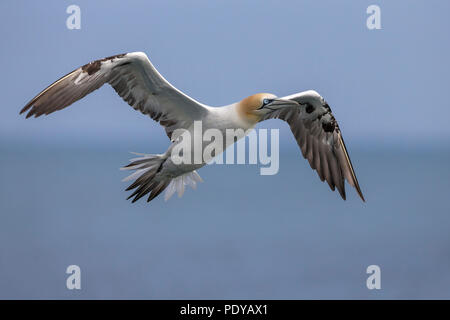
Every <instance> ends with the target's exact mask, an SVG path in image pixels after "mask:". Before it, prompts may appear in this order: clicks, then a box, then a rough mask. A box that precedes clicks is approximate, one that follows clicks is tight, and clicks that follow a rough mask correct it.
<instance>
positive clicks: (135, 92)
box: [20, 52, 365, 202]
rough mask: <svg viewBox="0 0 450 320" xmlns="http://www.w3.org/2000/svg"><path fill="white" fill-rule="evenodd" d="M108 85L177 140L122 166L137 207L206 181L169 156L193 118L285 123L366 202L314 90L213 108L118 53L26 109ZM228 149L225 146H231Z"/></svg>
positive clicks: (138, 55)
mask: <svg viewBox="0 0 450 320" xmlns="http://www.w3.org/2000/svg"><path fill="white" fill-rule="evenodd" d="M104 83H109V84H110V85H111V86H112V87H113V88H114V90H115V91H116V92H117V93H118V94H119V95H120V96H121V97H122V98H123V99H124V100H125V101H126V102H127V103H128V104H129V105H130V106H132V107H133V108H134V109H135V110H138V111H140V112H142V113H143V114H146V115H149V116H150V117H151V118H152V119H153V120H155V121H157V122H159V123H160V124H161V125H162V126H163V127H164V129H165V131H166V134H167V136H168V137H169V139H170V140H171V145H170V146H169V148H168V150H167V151H166V152H165V153H164V154H157V155H145V154H139V155H141V157H139V158H135V159H132V160H130V161H131V163H130V164H129V165H127V166H125V167H124V169H128V170H135V172H134V173H133V174H132V175H130V176H129V177H127V178H126V179H125V180H133V179H134V180H135V181H134V182H133V183H132V184H131V185H130V186H129V187H128V188H127V189H126V190H127V191H128V190H133V189H135V190H134V191H133V193H132V194H131V195H130V196H129V197H128V199H130V198H132V197H134V199H133V202H135V201H136V200H138V199H140V198H141V197H143V196H145V195H147V194H149V197H148V199H147V201H150V200H152V199H154V198H155V197H156V196H157V195H159V194H160V193H161V192H162V191H163V190H164V189H166V188H167V189H166V194H165V199H166V200H167V199H168V198H170V196H172V195H173V194H174V193H175V192H178V195H179V196H181V195H182V194H183V192H184V188H185V186H186V185H189V186H191V187H193V188H194V189H195V187H196V183H197V182H201V181H202V179H201V178H200V176H199V175H198V174H197V172H196V169H199V168H201V167H203V166H204V165H205V164H206V163H205V162H204V161H203V162H202V163H200V164H175V163H174V162H173V161H172V159H171V157H170V155H171V150H172V148H173V146H174V144H175V142H176V140H177V139H176V138H177V137H175V136H174V134H173V133H174V131H176V130H177V129H185V130H188V131H189V130H192V127H193V123H194V122H195V121H201V122H202V125H203V128H205V129H207V128H216V129H219V130H220V131H222V132H224V131H225V130H226V129H229V128H233V129H238V128H241V129H243V130H244V131H245V132H248V130H249V129H252V128H253V127H254V126H255V125H256V124H257V123H258V122H261V121H263V120H266V119H271V118H278V119H282V120H284V121H286V122H287V123H288V124H289V126H290V128H291V130H292V133H293V134H294V136H295V139H296V140H297V143H298V145H299V147H300V149H301V151H302V154H303V156H304V157H305V158H306V159H308V161H309V164H310V165H311V168H312V169H314V170H316V171H317V173H318V175H319V178H320V179H321V180H322V181H324V180H326V181H327V182H328V184H329V186H330V188H331V189H332V190H335V187H336V188H337V189H338V190H339V193H340V195H341V196H342V198H343V199H344V200H345V186H344V180H347V181H348V183H349V184H350V185H351V186H353V187H355V189H356V191H357V192H358V194H359V196H360V197H361V199H362V200H363V201H365V200H364V197H363V194H362V192H361V189H360V187H359V184H358V180H357V178H356V175H355V172H354V170H353V166H352V163H351V161H350V157H349V155H348V153H347V150H346V147H345V144H344V140H343V138H342V135H341V131H340V129H339V126H338V124H337V122H336V120H335V118H334V116H333V114H332V113H331V109H330V107H329V105H328V104H327V102H326V101H325V100H324V99H323V98H322V96H320V95H319V94H318V93H317V92H316V91H313V90H309V91H304V92H300V93H296V94H293V95H290V96H286V97H283V98H277V96H275V95H273V94H269V93H258V94H254V95H251V96H249V97H247V98H245V99H243V100H242V101H240V102H237V103H233V104H230V105H227V106H223V107H209V106H206V105H204V104H202V103H200V102H198V101H196V100H194V99H192V98H191V97H189V96H187V95H186V94H184V93H183V92H181V91H180V90H178V89H176V88H175V87H173V86H172V85H171V84H170V83H169V82H168V81H167V80H166V79H164V78H163V77H162V76H161V74H160V73H159V72H158V71H157V70H156V69H155V67H154V66H153V65H152V63H151V62H150V60H149V59H148V58H147V56H146V54H145V53H142V52H133V53H125V54H119V55H115V56H111V57H108V58H104V59H101V60H96V61H93V62H90V63H88V64H86V65H84V66H82V67H80V68H78V69H76V70H74V71H72V72H70V73H69V74H67V75H65V76H64V77H62V78H61V79H59V80H57V81H55V82H54V83H53V84H51V85H50V86H49V87H47V88H46V89H45V90H43V91H42V92H41V93H39V94H38V95H37V96H36V97H34V98H33V99H32V100H31V101H30V102H28V103H27V105H26V106H25V107H24V108H23V109H22V110H21V111H20V113H21V114H22V113H23V112H25V111H28V113H27V115H26V118H29V117H31V116H35V117H39V116H41V115H43V114H45V115H48V114H50V113H52V112H54V111H57V110H61V109H64V108H66V107H68V106H69V105H71V104H72V103H74V102H75V101H77V100H80V99H81V98H83V97H84V96H86V95H87V94H89V93H91V92H92V91H94V90H96V89H98V88H100V87H101V86H102V85H103V84H104ZM225 147H226V146H225Z"/></svg>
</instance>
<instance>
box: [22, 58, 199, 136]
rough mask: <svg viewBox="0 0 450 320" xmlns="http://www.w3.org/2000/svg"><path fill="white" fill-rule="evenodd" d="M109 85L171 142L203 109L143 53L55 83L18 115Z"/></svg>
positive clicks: (46, 110) (57, 106)
mask: <svg viewBox="0 0 450 320" xmlns="http://www.w3.org/2000/svg"><path fill="white" fill-rule="evenodd" d="M104 83H109V84H110V85H111V86H112V87H113V88H114V90H116V92H117V93H118V94H119V95H120V96H121V97H122V98H123V99H124V100H125V101H126V102H127V103H128V104H129V105H130V106H132V107H133V108H134V109H136V110H139V111H141V112H142V113H143V114H146V115H149V116H150V117H151V118H152V119H154V120H155V121H158V122H159V123H160V124H161V125H162V126H164V128H165V130H166V133H167V135H168V136H169V138H171V135H172V132H173V131H174V130H175V129H178V128H185V129H187V128H188V127H189V126H190V125H191V124H192V123H193V121H194V120H199V119H201V118H202V116H203V115H204V113H205V112H206V108H205V107H204V106H203V105H202V104H201V103H199V102H197V101H195V100H194V99H192V98H190V97H189V96H187V95H185V94H184V93H182V92H181V91H179V90H178V89H176V88H175V87H174V86H172V85H171V84H170V83H169V82H168V81H167V80H165V79H164V78H163V77H162V76H161V74H160V73H159V72H158V71H157V70H156V69H155V67H153V65H152V63H151V62H150V60H149V59H148V58H147V56H146V55H145V53H142V52H133V53H126V54H119V55H115V56H111V57H108V58H104V59H101V60H96V61H93V62H90V63H88V64H86V65H84V66H82V67H80V68H78V69H76V70H74V71H72V72H71V73H69V74H67V75H65V76H64V77H62V78H61V79H59V80H57V81H55V82H54V83H53V84H51V85H50V86H49V87H47V88H46V89H45V90H44V91H42V92H41V93H39V94H38V95H37V96H36V97H35V98H33V99H32V100H31V101H30V102H29V103H28V104H27V105H26V106H25V107H24V108H23V109H22V110H21V112H20V113H23V112H25V111H28V113H27V116H26V117H27V118H28V117H31V116H35V117H39V116H41V115H43V114H45V115H47V114H50V113H52V112H54V111H57V110H61V109H64V108H66V107H68V106H69V105H71V104H72V103H74V102H75V101H77V100H80V99H81V98H83V97H84V96H86V95H87V94H89V93H91V92H92V91H94V90H96V89H98V88H100V87H101V86H102V85H103V84H104Z"/></svg>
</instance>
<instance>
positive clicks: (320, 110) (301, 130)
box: [263, 93, 365, 201]
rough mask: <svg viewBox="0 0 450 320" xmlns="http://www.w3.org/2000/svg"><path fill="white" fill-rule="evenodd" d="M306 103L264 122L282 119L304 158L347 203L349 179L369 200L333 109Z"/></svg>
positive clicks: (272, 116)
mask: <svg viewBox="0 0 450 320" xmlns="http://www.w3.org/2000/svg"><path fill="white" fill-rule="evenodd" d="M300 94H301V93H300ZM300 94H298V96H300ZM296 98H297V95H291V96H287V97H283V98H282V99H289V100H295V101H297V102H299V103H300V99H296ZM302 103H303V104H300V107H292V108H284V109H279V110H277V111H274V112H273V113H270V114H268V115H266V117H265V118H264V119H263V120H265V119H269V118H278V119H282V120H284V121H286V122H287V123H288V124H289V126H290V128H291V131H292V133H293V134H294V137H295V140H297V144H298V145H299V147H300V149H301V150H302V154H303V157H305V158H306V159H308V161H309V164H310V165H311V168H312V169H314V170H316V171H317V174H318V175H319V178H320V180H322V181H324V180H326V181H327V182H328V185H329V186H330V188H331V189H332V190H333V191H334V189H335V187H337V189H338V190H339V193H340V194H341V196H342V198H343V199H344V200H345V185H344V179H346V180H347V181H348V183H349V184H350V185H351V186H353V187H355V189H356V191H357V192H358V194H359V196H360V197H361V199H362V200H363V201H365V200H364V196H363V194H362V192H361V188H360V187H359V183H358V179H357V178H356V174H355V171H354V170H353V166H352V162H351V160H350V157H349V155H348V152H347V149H346V147H345V143H344V139H343V138H342V134H341V130H340V129H339V126H338V123H337V121H336V119H335V118H334V116H333V114H332V113H331V108H330V107H329V105H328V104H327V103H326V102H325V101H324V100H323V101H322V102H321V103H320V106H313V105H312V104H308V103H304V101H302ZM315 105H316V104H315Z"/></svg>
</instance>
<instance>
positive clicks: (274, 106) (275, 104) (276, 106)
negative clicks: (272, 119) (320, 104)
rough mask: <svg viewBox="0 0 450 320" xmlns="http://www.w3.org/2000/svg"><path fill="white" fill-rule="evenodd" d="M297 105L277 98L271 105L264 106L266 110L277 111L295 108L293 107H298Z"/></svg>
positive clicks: (291, 101) (292, 101) (295, 102)
mask: <svg viewBox="0 0 450 320" xmlns="http://www.w3.org/2000/svg"><path fill="white" fill-rule="evenodd" d="M299 105H300V104H299V103H298V102H297V101H294V100H288V99H278V98H277V99H273V101H272V102H271V103H269V104H268V105H266V106H265V107H266V108H267V109H272V110H278V109H281V108H288V107H295V106H299Z"/></svg>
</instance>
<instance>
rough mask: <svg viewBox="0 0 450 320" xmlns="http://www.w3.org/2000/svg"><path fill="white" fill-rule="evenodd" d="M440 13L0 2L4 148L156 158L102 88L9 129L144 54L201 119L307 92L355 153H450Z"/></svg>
mask: <svg viewBox="0 0 450 320" xmlns="http://www.w3.org/2000/svg"><path fill="white" fill-rule="evenodd" d="M70 4H77V5H79V6H80V8H81V19H82V20H81V30H68V29H67V28H66V23H65V22H66V19H67V17H68V14H67V13H66V8H67V7H68V6H69V5H70ZM370 4H378V5H379V6H380V8H381V25H382V30H368V29H367V28H366V19H367V16H368V15H367V14H366V8H367V7H368V6H369V5H370ZM449 9H450V3H449V2H448V1H375V2H374V1H283V2H282V3H280V2H278V1H164V2H163V1H108V2H106V1H81V0H79V1H46V2H41V1H39V2H37V1H33V2H31V1H2V2H1V3H0V10H1V11H2V12H3V13H4V14H3V17H2V19H1V20H0V33H1V37H2V41H3V43H4V47H3V50H2V51H1V53H0V55H1V59H0V61H1V68H2V74H3V76H2V77H1V80H0V82H1V83H0V85H1V87H2V96H3V97H2V98H3V104H2V111H3V113H2V117H1V118H0V135H1V139H2V140H3V141H4V142H5V141H19V142H20V143H27V142H29V143H37V142H39V143H42V144H45V143H49V144H53V143H67V142H68V141H70V142H73V143H81V144H94V145H95V144H111V145H114V144H115V143H118V142H119V141H122V142H125V143H130V142H132V141H138V140H139V141H141V140H142V141H147V140H148V139H151V141H152V142H153V143H163V144H165V143H166V142H167V140H166V137H165V135H164V132H163V130H162V128H160V127H159V126H158V125H156V124H155V123H153V122H152V121H150V120H149V119H148V118H147V117H145V116H143V115H141V114H139V113H137V112H135V111H134V110H133V109H131V108H130V107H128V106H127V105H126V104H125V103H124V102H123V101H121V99H120V98H118V97H117V96H116V94H115V93H114V91H113V90H112V89H111V88H110V87H106V86H105V87H104V88H102V89H101V90H99V91H96V92H95V93H94V94H92V95H90V96H88V97H87V98H85V99H84V100H82V101H80V102H78V103H77V104H76V105H73V106H72V107H70V108H68V109H66V110H64V111H62V112H58V113H56V114H53V115H51V116H49V117H45V118H42V119H37V120H27V121H25V119H24V117H20V116H19V115H18V111H19V110H20V109H21V108H22V106H23V105H24V104H25V103H26V102H27V101H28V100H30V99H31V98H32V97H33V96H34V95H35V94H37V93H38V92H39V91H40V90H42V89H43V88H45V87H46V86H47V85H48V84H50V83H51V82H53V81H54V80H56V79H58V78H59V77H60V76H62V75H64V74H65V73H67V72H69V71H71V70H73V69H74V68H76V67H78V66H80V65H82V64H85V63H87V62H89V61H91V60H94V59H97V58H102V57H105V56H109V55H113V54H117V53H122V52H130V51H144V52H146V53H147V55H148V56H149V58H150V59H151V60H152V62H153V63H154V65H155V66H156V67H157V68H158V70H159V71H160V72H161V73H162V74H163V75H164V76H165V77H166V79H168V80H169V81H170V82H172V83H173V84H174V85H175V86H176V87H178V88H179V89H181V90H182V91H184V92H186V93H187V94H189V95H190V96H192V97H194V98H195V99H197V100H199V101H202V102H204V103H206V104H209V105H217V106H220V105H225V104H229V103H232V102H235V101H237V100H240V99H242V98H244V97H246V96H248V95H250V94H252V93H256V92H273V93H275V94H277V95H279V96H283V95H288V94H291V93H295V92H299V91H303V90H307V89H315V90H317V91H318V92H319V93H321V94H322V95H323V96H324V97H325V99H327V101H328V102H329V104H330V105H331V107H332V109H333V112H334V114H335V116H336V117H337V119H338V121H339V123H340V126H341V129H342V131H343V133H344V137H346V140H347V142H348V143H349V144H351V145H355V144H363V145H367V144H368V143H369V144H370V145H371V144H378V145H392V144H394V145H399V144H402V145H414V144H419V145H425V144H430V143H434V144H439V143H442V142H444V143H445V142H447V143H448V141H449V140H450V139H449V138H450V126H449V125H448V119H449V117H450V109H449V102H448V101H449V99H448V98H447V97H446V93H447V92H448V84H449V82H448V74H450V62H449V59H448V57H449V56H450V44H449V42H448V41H447V40H448V30H449V26H450V21H449V20H448V18H447V15H448V12H449ZM263 127H281V128H282V130H283V131H282V134H281V139H282V140H283V141H288V142H289V144H288V145H289V146H290V147H292V148H297V146H296V145H295V143H293V139H290V138H287V135H288V134H289V132H288V129H287V126H286V125H285V124H281V122H275V121H271V122H269V123H267V124H264V125H263ZM283 132H284V133H283ZM283 138H284V139H283Z"/></svg>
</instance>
